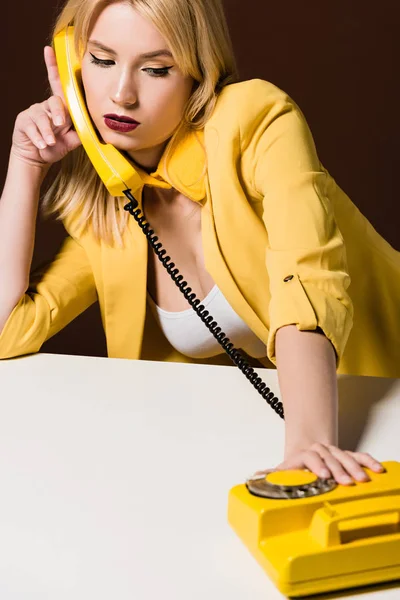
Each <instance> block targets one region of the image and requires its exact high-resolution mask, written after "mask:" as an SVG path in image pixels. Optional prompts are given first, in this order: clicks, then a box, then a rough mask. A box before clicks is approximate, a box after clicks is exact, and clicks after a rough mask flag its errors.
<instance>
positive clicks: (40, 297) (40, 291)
mask: <svg viewBox="0 0 400 600" xmlns="http://www.w3.org/2000/svg"><path fill="white" fill-rule="evenodd" d="M96 300H97V294H96V286H95V282H94V277H93V274H92V270H91V266H90V263H89V260H88V258H87V255H86V252H85V250H84V248H83V247H82V246H81V245H80V244H79V243H78V242H77V241H76V240H75V239H73V238H72V237H69V236H68V237H67V238H66V239H65V240H64V242H63V244H62V246H61V248H60V250H59V252H58V254H57V255H56V257H55V258H54V260H53V261H52V262H51V263H49V264H48V265H46V266H45V267H42V268H41V269H38V270H36V271H35V272H33V273H32V275H31V279H30V284H29V288H28V289H27V291H26V293H25V294H24V295H23V296H22V298H21V299H20V300H19V302H18V304H17V305H16V306H15V308H14V310H13V311H12V313H11V314H10V316H9V318H8V320H7V321H6V323H5V325H4V327H3V330H2V332H1V334H0V359H4V358H12V357H15V356H21V355H23V354H31V353H33V352H38V350H39V349H40V347H41V346H42V344H43V343H44V342H45V341H46V340H48V339H49V338H50V337H52V336H53V335H54V334H56V333H57V332H58V331H60V330H61V329H62V328H63V327H65V326H66V325H67V324H68V323H69V322H70V321H72V320H73V319H74V318H75V317H77V316H78V315H79V314H80V313H82V312H83V311H84V310H86V309H87V308H88V307H89V306H90V305H91V304H93V303H94V302H95V301H96Z"/></svg>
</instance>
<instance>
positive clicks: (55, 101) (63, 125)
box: [11, 46, 81, 167]
mask: <svg viewBox="0 0 400 600" xmlns="http://www.w3.org/2000/svg"><path fill="white" fill-rule="evenodd" d="M44 59H45V63H46V67H47V74H48V78H49V82H50V86H51V90H52V92H53V95H52V96H51V97H50V98H48V100H45V101H44V102H41V103H38V104H33V105H32V106H30V107H29V108H28V109H27V110H24V111H23V112H21V113H20V114H19V115H18V116H17V118H16V121H15V127H14V132H13V138H12V148H11V153H12V154H13V155H14V156H16V157H18V158H19V159H21V160H23V161H24V162H26V163H28V164H30V165H34V166H42V167H45V166H50V165H52V164H53V163H56V162H58V161H59V160H61V159H62V158H64V156H66V155H67V154H68V153H69V152H71V150H75V148H78V146H80V145H81V141H80V139H79V137H78V134H77V133H76V131H75V130H74V129H73V125H72V121H71V117H70V115H69V112H68V108H67V103H66V101H65V97H64V93H63V90H62V86H61V81H60V75H59V72H58V67H57V62H56V57H55V53H54V50H53V48H51V46H46V47H45V49H44Z"/></svg>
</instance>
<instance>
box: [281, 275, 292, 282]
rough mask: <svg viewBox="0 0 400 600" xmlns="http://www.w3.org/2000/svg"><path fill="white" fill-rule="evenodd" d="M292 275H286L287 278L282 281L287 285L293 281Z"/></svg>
mask: <svg viewBox="0 0 400 600" xmlns="http://www.w3.org/2000/svg"><path fill="white" fill-rule="evenodd" d="M293 277H294V275H288V276H287V277H285V279H284V280H283V281H284V282H285V283H287V282H288V281H291V280H292V279H293Z"/></svg>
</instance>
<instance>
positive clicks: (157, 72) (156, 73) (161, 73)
mask: <svg viewBox="0 0 400 600" xmlns="http://www.w3.org/2000/svg"><path fill="white" fill-rule="evenodd" d="M171 69H172V67H162V68H161V69H153V68H152V67H147V68H146V69H143V71H146V73H148V74H149V75H151V77H166V76H167V75H168V74H169V71H170V70H171Z"/></svg>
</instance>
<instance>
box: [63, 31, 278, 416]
mask: <svg viewBox="0 0 400 600" xmlns="http://www.w3.org/2000/svg"><path fill="white" fill-rule="evenodd" d="M54 50H55V54H56V59H57V65H58V70H59V73H60V79H61V84H62V87H63V91H64V95H65V98H66V101H67V105H68V109H69V112H70V115H71V119H72V122H73V123H74V126H75V129H76V132H77V134H78V135H79V137H80V139H81V141H82V145H83V147H84V149H85V151H86V153H87V155H88V157H89V159H90V161H91V163H92V164H93V166H94V168H95V169H96V171H97V173H98V174H99V176H100V178H101V180H102V181H103V183H104V185H105V186H106V188H107V189H108V191H109V193H110V194H111V195H112V196H122V195H125V196H126V197H127V198H128V200H129V203H128V204H126V206H124V209H125V210H126V211H128V212H129V213H130V214H131V215H132V216H133V218H134V219H135V221H136V222H137V224H138V225H139V227H140V228H141V229H142V231H143V233H144V235H145V236H146V238H147V240H148V242H149V244H150V246H151V248H152V249H153V251H154V252H155V254H156V256H157V258H158V259H159V261H160V262H161V263H162V265H163V266H164V268H165V269H166V270H167V271H168V273H169V275H170V277H171V279H172V281H173V282H174V283H175V285H176V286H177V287H178V288H179V290H180V291H181V293H182V294H183V295H184V297H185V298H186V300H187V301H188V303H189V304H190V306H191V307H192V308H193V310H194V311H195V313H196V314H197V316H198V317H199V318H200V319H201V320H202V321H203V323H204V325H205V326H206V327H207V329H208V330H209V331H210V333H211V334H212V335H213V336H214V338H215V339H216V340H217V342H218V343H219V344H220V346H221V347H222V348H223V350H224V351H225V352H226V353H227V355H228V356H229V358H230V359H231V360H232V362H233V363H234V364H235V365H236V366H237V367H238V368H239V370H240V371H241V372H242V373H243V375H244V376H245V377H246V378H247V379H248V380H249V382H250V383H251V384H252V385H253V387H254V388H255V389H256V390H257V392H258V393H259V394H261V396H262V398H263V399H264V400H265V401H266V402H267V404H269V405H270V406H271V408H273V410H274V411H275V412H276V413H277V414H278V415H279V416H280V417H281V418H284V412H283V405H282V402H280V401H279V400H278V398H277V397H276V396H274V394H273V393H272V392H271V390H270V388H269V387H267V385H266V384H265V383H264V382H263V380H262V379H261V377H259V376H258V375H257V373H256V372H255V370H254V369H253V367H252V366H251V365H250V364H249V363H248V362H247V360H246V359H245V358H244V356H243V355H242V354H241V352H240V350H238V349H237V348H235V347H234V345H233V344H232V342H231V341H230V340H229V338H228V337H227V336H226V335H225V333H224V332H223V331H222V329H221V327H219V325H218V323H217V322H216V321H215V320H214V319H213V317H212V315H210V313H209V312H208V311H207V310H206V309H205V307H204V306H203V305H202V304H201V302H200V300H199V299H198V298H196V295H195V294H194V293H193V292H192V289H191V288H190V287H189V286H188V283H187V282H186V281H185V280H184V278H183V276H182V275H181V274H180V273H179V270H178V269H177V268H176V266H175V263H173V262H172V261H171V257H170V256H168V255H167V252H166V250H165V249H164V248H163V247H162V244H161V242H159V240H158V237H157V235H156V234H155V233H154V231H153V229H151V227H150V224H149V223H148V222H147V221H146V218H145V217H144V215H143V214H142V212H141V210H140V208H139V206H138V201H137V200H136V198H135V197H134V194H135V193H136V191H137V190H138V189H140V188H141V187H142V180H141V177H140V175H139V173H138V172H137V171H136V170H135V168H134V167H133V165H132V164H131V163H130V162H129V161H128V159H127V158H125V157H124V156H123V154H122V153H121V152H119V150H117V149H116V148H115V147H114V146H112V145H111V144H106V143H104V142H101V141H100V140H99V138H98V136H97V134H96V132H95V129H94V127H93V124H92V121H91V118H90V116H89V112H88V110H87V107H86V103H85V100H84V94H83V89H82V84H81V66H80V63H79V60H78V57H77V55H76V52H75V40H74V27H73V25H68V26H67V27H66V28H65V29H63V30H62V31H60V32H59V33H58V34H56V36H55V37H54Z"/></svg>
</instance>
